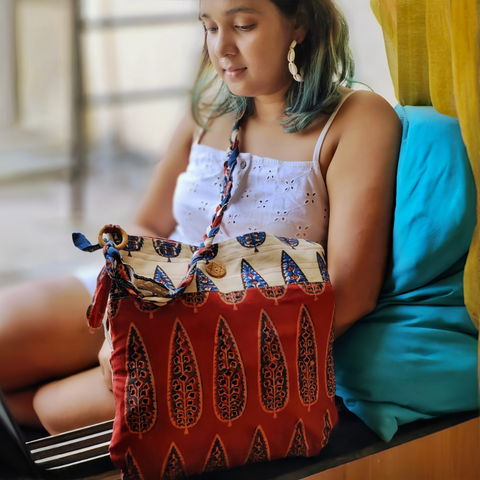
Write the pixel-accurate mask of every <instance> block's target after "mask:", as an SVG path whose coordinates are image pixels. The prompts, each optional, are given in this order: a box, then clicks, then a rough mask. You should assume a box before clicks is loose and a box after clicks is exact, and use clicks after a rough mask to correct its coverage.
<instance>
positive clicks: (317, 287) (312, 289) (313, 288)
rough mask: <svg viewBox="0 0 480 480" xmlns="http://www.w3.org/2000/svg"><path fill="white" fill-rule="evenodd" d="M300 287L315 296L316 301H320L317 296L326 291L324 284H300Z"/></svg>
mask: <svg viewBox="0 0 480 480" xmlns="http://www.w3.org/2000/svg"><path fill="white" fill-rule="evenodd" d="M298 286H299V287H300V288H301V289H302V290H303V291H304V292H305V293H306V294H307V295H314V296H315V298H314V300H318V298H317V295H320V294H321V293H323V291H324V290H325V285H324V284H323V283H322V282H313V283H299V284H298Z"/></svg>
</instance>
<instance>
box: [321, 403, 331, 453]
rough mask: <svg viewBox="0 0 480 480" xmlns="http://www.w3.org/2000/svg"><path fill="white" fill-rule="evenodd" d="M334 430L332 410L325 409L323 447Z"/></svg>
mask: <svg viewBox="0 0 480 480" xmlns="http://www.w3.org/2000/svg"><path fill="white" fill-rule="evenodd" d="M331 431H332V422H331V420H330V412H329V411H328V409H327V410H326V411H325V413H324V415H323V440H322V447H324V446H325V445H326V444H327V443H328V440H329V439H330V432H331Z"/></svg>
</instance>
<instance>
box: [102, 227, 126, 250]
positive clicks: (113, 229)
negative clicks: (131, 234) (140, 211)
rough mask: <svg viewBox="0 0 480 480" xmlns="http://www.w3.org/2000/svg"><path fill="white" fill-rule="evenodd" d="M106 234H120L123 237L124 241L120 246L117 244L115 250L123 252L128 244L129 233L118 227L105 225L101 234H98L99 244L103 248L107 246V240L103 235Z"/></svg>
mask: <svg viewBox="0 0 480 480" xmlns="http://www.w3.org/2000/svg"><path fill="white" fill-rule="evenodd" d="M104 233H119V234H120V235H122V241H121V242H120V243H119V244H115V248H116V249H117V250H123V249H124V248H125V247H126V246H127V243H128V234H127V232H126V231H125V230H124V229H123V228H120V227H119V226H118V225H112V224H109V225H105V226H104V227H103V228H102V229H101V230H100V233H99V234H98V243H99V245H100V246H101V247H103V246H104V245H105V243H106V242H105V240H104V239H103V234H104Z"/></svg>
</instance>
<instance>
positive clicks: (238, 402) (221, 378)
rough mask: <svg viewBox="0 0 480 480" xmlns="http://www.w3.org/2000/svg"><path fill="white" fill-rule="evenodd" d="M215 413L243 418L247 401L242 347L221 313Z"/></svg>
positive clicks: (229, 418)
mask: <svg viewBox="0 0 480 480" xmlns="http://www.w3.org/2000/svg"><path fill="white" fill-rule="evenodd" d="M213 394H214V396H213V398H214V407H215V415H216V416H217V418H218V419H219V420H220V421H221V422H228V426H229V427H230V426H231V425H232V421H233V420H236V419H237V418H240V417H241V416H242V415H243V412H244V411H245V407H246V405H247V382H246V377H245V369H244V366H243V361H242V357H241V355H240V350H239V349H238V345H237V342H236V340H235V337H234V336H233V333H232V330H231V329H230V326H229V325H228V323H227V321H226V320H225V319H224V318H223V317H222V316H221V315H220V317H219V319H218V323H217V328H216V331H215V350H214V354H213Z"/></svg>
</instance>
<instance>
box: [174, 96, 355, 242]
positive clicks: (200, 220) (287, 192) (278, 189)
mask: <svg viewBox="0 0 480 480" xmlns="http://www.w3.org/2000/svg"><path fill="white" fill-rule="evenodd" d="M352 93H354V92H350V93H349V94H347V95H346V96H345V97H344V98H343V99H342V101H341V102H340V103H339V105H338V106H337V108H336V109H335V111H334V112H333V114H332V115H331V116H330V118H329V119H328V121H327V123H326V125H325V127H324V128H323V130H322V132H321V134H320V136H319V138H318V141H317V144H316V146H315V150H314V153H313V160H312V161H311V162H295V161H292V162H290V161H280V160H275V159H273V158H266V157H259V156H258V155H252V154H250V153H240V154H239V156H238V159H237V167H236V168H235V171H234V174H233V188H232V197H231V200H230V205H229V207H228V209H227V210H226V211H225V214H224V217H223V222H222V225H221V227H220V231H219V232H218V234H217V235H216V237H215V243H217V242H221V241H223V240H227V239H229V238H232V237H236V236H239V235H244V234H246V233H250V232H268V233H272V234H275V235H279V236H283V237H289V238H292V237H295V238H306V239H308V240H311V241H314V242H317V243H321V244H322V245H323V246H324V247H326V245H327V231H328V218H329V204H328V194H327V188H326V185H325V182H324V179H323V177H322V174H321V171H320V164H319V156H320V150H321V148H322V144H323V141H324V139H325V137H326V135H327V133H328V130H329V128H330V126H331V124H332V122H333V120H334V119H335V116H336V114H337V113H338V111H339V109H340V107H341V106H342V104H343V102H344V101H345V100H346V99H347V98H348V97H349V96H350V95H351V94H352ZM240 135H241V131H240ZM240 144H241V136H240ZM225 160H226V152H225V151H223V150H218V149H216V148H213V147H209V146H207V145H202V144H199V143H198V142H195V143H194V144H193V145H192V149H191V153H190V159H189V163H188V167H187V170H186V171H185V172H184V173H182V174H180V176H179V177H178V180H177V185H176V189H175V194H174V198H173V214H174V217H175V219H176V221H177V227H176V229H175V231H174V232H173V233H172V235H171V236H170V238H172V239H173V240H177V241H180V242H184V243H189V244H192V245H198V244H199V243H200V242H202V241H203V235H204V234H205V230H206V229H207V227H208V226H209V225H210V223H211V221H212V216H213V214H214V212H215V209H216V207H217V205H218V203H219V199H220V188H221V185H222V179H223V164H224V162H225Z"/></svg>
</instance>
